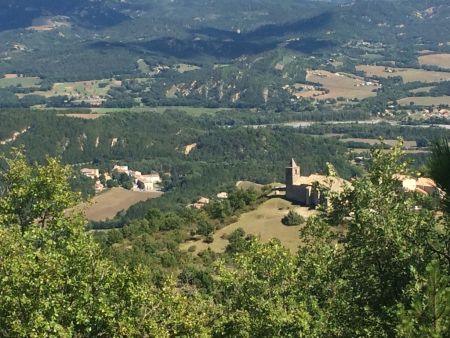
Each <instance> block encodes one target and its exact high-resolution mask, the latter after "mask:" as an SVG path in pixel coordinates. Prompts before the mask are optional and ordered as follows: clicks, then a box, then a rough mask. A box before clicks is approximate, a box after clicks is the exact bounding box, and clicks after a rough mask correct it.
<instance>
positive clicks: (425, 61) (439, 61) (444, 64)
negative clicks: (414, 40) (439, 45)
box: [419, 54, 450, 69]
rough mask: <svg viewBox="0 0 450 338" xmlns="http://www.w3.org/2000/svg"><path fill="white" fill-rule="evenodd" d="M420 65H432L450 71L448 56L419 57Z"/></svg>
mask: <svg viewBox="0 0 450 338" xmlns="http://www.w3.org/2000/svg"><path fill="white" fill-rule="evenodd" d="M419 63H420V64H421V65H432V66H438V67H441V68H448V69H450V54H428V55H422V56H419Z"/></svg>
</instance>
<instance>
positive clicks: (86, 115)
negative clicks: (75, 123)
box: [58, 113, 107, 120]
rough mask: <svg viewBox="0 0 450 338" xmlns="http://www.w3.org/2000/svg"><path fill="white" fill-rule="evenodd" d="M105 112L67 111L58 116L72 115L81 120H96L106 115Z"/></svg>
mask: <svg viewBox="0 0 450 338" xmlns="http://www.w3.org/2000/svg"><path fill="white" fill-rule="evenodd" d="M106 115H107V114H89V113H69V114H58V116H64V117H72V118H76V119H82V120H96V119H98V118H100V117H102V116H106Z"/></svg>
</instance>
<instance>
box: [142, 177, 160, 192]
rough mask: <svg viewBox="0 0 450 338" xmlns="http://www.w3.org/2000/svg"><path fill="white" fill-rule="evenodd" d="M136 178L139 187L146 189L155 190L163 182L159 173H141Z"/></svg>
mask: <svg viewBox="0 0 450 338" xmlns="http://www.w3.org/2000/svg"><path fill="white" fill-rule="evenodd" d="M135 180H136V184H137V186H138V188H139V189H141V190H144V191H155V190H157V189H156V187H157V185H158V184H160V183H161V182H162V180H161V176H159V174H149V175H139V176H136V177H135Z"/></svg>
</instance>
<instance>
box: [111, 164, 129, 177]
mask: <svg viewBox="0 0 450 338" xmlns="http://www.w3.org/2000/svg"><path fill="white" fill-rule="evenodd" d="M113 171H116V172H118V173H119V174H122V173H123V174H127V175H130V170H129V169H128V166H127V165H124V166H121V165H115V166H114V168H113Z"/></svg>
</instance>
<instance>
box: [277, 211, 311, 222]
mask: <svg viewBox="0 0 450 338" xmlns="http://www.w3.org/2000/svg"><path fill="white" fill-rule="evenodd" d="M281 222H282V223H283V224H284V225H300V224H303V223H305V219H304V218H303V216H301V215H299V214H297V213H296V212H295V211H292V210H291V211H289V213H288V214H287V215H286V216H284V217H283V219H282V220H281Z"/></svg>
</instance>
